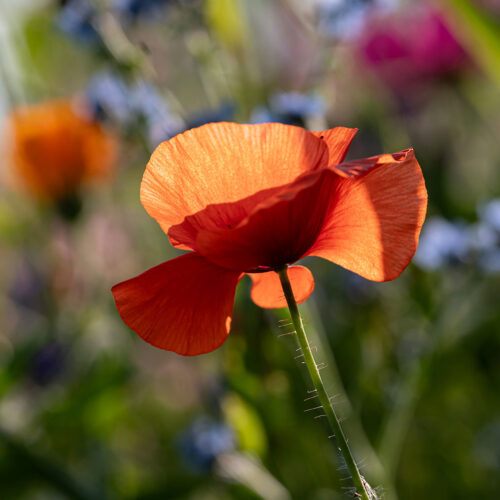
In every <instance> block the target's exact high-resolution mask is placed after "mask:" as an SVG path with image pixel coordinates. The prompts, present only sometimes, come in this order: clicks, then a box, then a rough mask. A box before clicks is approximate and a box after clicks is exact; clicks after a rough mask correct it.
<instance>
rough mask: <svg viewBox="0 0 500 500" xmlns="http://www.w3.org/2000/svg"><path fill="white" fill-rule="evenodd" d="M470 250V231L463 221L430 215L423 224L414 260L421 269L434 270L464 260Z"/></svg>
mask: <svg viewBox="0 0 500 500" xmlns="http://www.w3.org/2000/svg"><path fill="white" fill-rule="evenodd" d="M470 250H471V241H470V232H469V230H468V228H467V226H466V225H465V224H464V223H462V222H449V221H447V220H446V219H443V218H441V217H432V218H430V219H429V220H428V221H427V222H426V223H425V224H424V228H423V230H422V234H421V236H420V242H419V245H418V249H417V252H416V254H415V257H414V262H415V263H416V264H417V265H418V266H419V267H421V268H422V269H425V270H429V271H434V270H437V269H439V268H442V267H445V266H446V265H450V264H456V263H460V262H464V261H465V260H466V259H467V257H468V255H469V252H470Z"/></svg>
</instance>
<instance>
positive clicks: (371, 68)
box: [0, 0, 500, 500]
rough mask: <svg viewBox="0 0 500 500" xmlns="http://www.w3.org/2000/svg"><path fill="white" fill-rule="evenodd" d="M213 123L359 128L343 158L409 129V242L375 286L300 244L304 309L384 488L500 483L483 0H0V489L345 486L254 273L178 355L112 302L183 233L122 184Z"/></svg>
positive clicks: (288, 492)
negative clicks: (395, 272) (412, 229)
mask: <svg viewBox="0 0 500 500" xmlns="http://www.w3.org/2000/svg"><path fill="white" fill-rule="evenodd" d="M213 121H238V122H242V123H261V122H269V121H278V122H283V123H287V124H295V125H300V126H304V127H307V128H309V129H311V130H321V129H325V128H330V127H332V126H336V125H344V126H349V127H357V128H359V130H360V131H359V133H358V135H357V137H356V138H355V140H354V143H353V146H352V148H351V151H350V153H349V157H348V158H350V159H354V158H357V157H364V156H371V155H376V154H380V153H382V152H387V153H388V152H394V151H398V150H401V149H405V148H407V147H409V146H412V147H414V148H415V151H416V154H417V158H418V159H419V162H420V164H421V166H422V169H423V171H424V176H425V179H426V183H427V188H428V191H429V210H428V217H427V221H426V224H425V226H424V229H423V232H422V236H421V240H420V246H419V250H418V252H417V254H416V256H415V258H414V260H413V263H412V264H411V265H410V266H409V267H408V269H407V270H406V271H405V272H404V273H403V275H402V276H401V277H400V278H398V279H397V280H395V281H394V282H389V283H383V284H376V283H372V282H368V281H365V280H363V279H362V278H360V277H358V276H356V275H353V274H350V273H349V272H347V271H344V270H343V269H341V268H339V267H336V266H333V265H331V264H329V263H324V262H321V261H320V260H319V259H307V260H308V261H307V266H308V267H310V268H311V269H312V271H313V273H314V275H315V280H316V290H315V292H314V294H313V296H312V298H311V299H310V300H309V301H308V302H306V303H305V304H304V305H303V306H301V310H302V312H303V315H304V318H305V321H306V327H307V329H308V331H309V333H310V335H311V336H312V337H313V343H314V344H315V345H316V346H317V347H318V352H317V357H318V360H319V361H320V362H322V363H325V365H326V366H327V368H326V369H325V370H323V371H322V374H323V376H324V377H325V379H326V382H327V386H328V389H329V391H330V393H331V394H333V395H335V399H334V401H335V406H336V409H337V410H338V412H339V413H340V414H341V416H342V418H343V419H344V426H345V428H346V432H347V433H348V435H349V437H350V445H351V447H352V448H353V451H354V454H355V456H356V457H357V459H358V460H359V462H360V466H361V468H362V471H363V473H364V474H365V475H366V477H367V478H368V479H369V481H370V483H371V484H372V486H379V489H378V491H379V492H380V493H382V494H383V495H384V498H386V499H388V500H394V499H397V498H399V499H404V500H421V499H422V498H426V499H429V500H431V499H454V500H458V499H468V500H470V499H475V498H478V499H479V498H497V497H498V491H500V397H499V387H500V336H499V325H500V308H499V306H498V302H499V297H500V294H499V284H500V175H499V173H498V172H499V168H500V146H499V138H500V136H499V132H500V2H498V1H497V0H442V1H439V2H431V1H426V0H419V1H417V0H415V1H403V0H400V1H398V0H371V1H370V0H345V1H344V0H275V1H266V0H142V1H141V0H59V1H48V0H47V1H41V0H16V1H15V2H14V1H12V0H0V128H1V131H2V133H1V140H2V144H1V156H0V158H1V160H0V287H1V290H2V293H1V295H0V318H1V319H0V497H1V498H2V499H6V500H10V499H16V500H17V499H30V500H31V499H37V500H38V499H41V500H43V499H66V498H71V499H87V500H89V499H126V500H128V499H130V500H132V499H134V500H156V499H167V498H173V499H174V498H175V499H196V500H211V499H214V500H215V499H216V500H225V499H232V498H236V499H240V498H241V499H249V500H252V499H258V498H264V499H266V500H286V499H313V500H323V499H341V498H348V497H349V486H350V484H349V482H348V481H346V480H345V476H346V472H345V470H343V469H342V467H340V468H339V466H338V463H339V462H338V461H337V456H336V454H335V448H334V446H333V444H332V442H331V441H330V440H329V439H327V436H328V430H327V428H326V425H325V422H324V420H325V419H321V418H315V417H317V416H318V412H317V411H314V410H313V411H307V410H309V409H310V408H312V407H314V406H315V405H314V404H311V403H312V402H311V401H304V399H306V398H307V397H308V393H307V390H308V389H311V387H310V383H309V380H308V378H307V374H306V372H305V369H304V367H303V366H301V364H300V362H299V361H297V360H295V359H294V356H296V352H295V349H296V346H295V340H294V338H293V336H290V335H282V334H283V333H287V331H286V328H285V329H283V328H279V325H280V323H279V321H280V320H284V319H285V318H286V314H285V312H284V311H281V310H280V311H264V310H261V309H259V308H257V307H256V306H254V305H253V303H252V302H251V300H250V298H249V283H248V282H249V281H250V280H244V281H243V283H242V284H241V285H240V287H239V289H238V295H237V299H236V304H235V310H234V316H233V329H232V332H231V334H230V337H229V339H228V341H227V342H226V343H225V344H224V345H223V347H222V348H220V349H218V350H217V351H216V352H214V353H212V354H208V355H204V356H200V357H196V358H182V357H180V356H178V355H176V354H172V353H168V352H163V351H160V350H156V349H154V348H153V347H150V346H149V345H147V344H146V343H144V342H143V341H141V340H140V339H139V338H138V337H137V336H136V335H135V334H134V333H133V332H131V331H130V330H128V328H127V327H126V326H125V325H124V324H123V323H122V322H121V320H120V318H119V316H118V314H117V312H116V309H115V307H114V304H113V300H112V296H111V293H110V288H111V286H112V285H114V284H115V283H117V282H119V281H123V280H124V279H128V278H130V277H132V276H134V275H136V274H139V273H140V272H142V271H143V270H145V269H147V268H149V267H152V266H154V265H156V264H159V263H161V262H163V261H165V260H167V259H169V258H172V257H174V256H176V255H177V254H178V252H177V251H176V250H174V249H173V248H172V247H170V246H169V244H168V239H167V237H166V236H165V235H164V233H163V232H162V231H161V229H160V227H159V226H158V225H157V223H156V222H155V221H154V220H152V219H151V218H150V217H149V216H148V215H147V214H146V212H145V210H144V209H143V207H142V206H141V204H140V201H139V186H140V180H141V177H142V173H143V171H144V167H145V164H146V162H147V160H148V158H149V155H150V154H151V153H152V151H153V149H154V148H155V147H156V146H157V145H158V144H159V143H160V142H161V141H163V140H167V139H169V138H170V137H172V136H174V135H175V134H177V133H180V132H182V131H184V130H186V129H188V128H191V127H196V126H199V125H202V124H204V123H208V122H213ZM284 330H285V331H284Z"/></svg>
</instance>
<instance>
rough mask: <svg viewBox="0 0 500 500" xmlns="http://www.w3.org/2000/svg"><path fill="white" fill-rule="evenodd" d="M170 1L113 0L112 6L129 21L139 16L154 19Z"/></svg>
mask: <svg viewBox="0 0 500 500" xmlns="http://www.w3.org/2000/svg"><path fill="white" fill-rule="evenodd" d="M170 2H171V0H113V3H112V6H113V8H114V9H115V10H117V11H118V12H119V13H121V14H122V15H123V16H125V17H126V18H128V19H129V20H135V19H137V18H138V17H140V16H147V17H150V18H154V16H155V15H156V14H158V13H159V12H160V10H161V9H163V8H164V7H165V6H166V5H167V4H168V3H170Z"/></svg>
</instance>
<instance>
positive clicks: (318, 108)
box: [269, 92, 325, 118]
mask: <svg viewBox="0 0 500 500" xmlns="http://www.w3.org/2000/svg"><path fill="white" fill-rule="evenodd" d="M269 106H270V109H271V112H272V113H275V114H277V115H283V116H289V117H291V118H294V117H300V118H304V117H306V118H307V117H310V116H315V115H320V114H323V113H324V111H325V104H324V102H323V100H322V99H321V98H320V97H319V96H317V95H307V94H301V93H300V92H279V93H277V94H274V95H272V96H271V98H270V99H269Z"/></svg>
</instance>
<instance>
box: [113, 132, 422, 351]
mask: <svg viewBox="0 0 500 500" xmlns="http://www.w3.org/2000/svg"><path fill="white" fill-rule="evenodd" d="M355 133H356V130H354V129H348V128H344V127H337V128H334V129H331V130H327V131H324V132H308V131H306V130H304V129H301V128H298V127H292V126H287V125H282V124H278V123H269V124H262V125H238V124H234V123H212V124H209V125H205V126H202V127H200V128H197V129H193V130H190V131H187V132H185V133H183V134H180V135H178V136H176V137H174V138H173V139H171V140H170V141H167V142H164V143H163V144H161V145H160V146H159V147H158V148H157V149H156V151H155V152H154V153H153V155H152V157H151V160H150V162H149V163H148V165H147V167H146V172H145V173H144V177H143V180H142V185H141V201H142V204H143V205H144V207H145V208H146V210H147V212H148V213H149V214H150V215H151V216H152V217H154V218H155V219H156V220H157V221H158V223H159V224H160V226H161V227H162V229H163V230H164V231H165V232H166V233H167V234H168V236H169V238H170V242H171V243H172V244H173V245H174V246H176V247H178V248H181V249H185V250H191V252H190V253H188V254H185V255H182V256H180V257H177V258H175V259H172V260H169V261H167V262H164V263H163V264H160V265H158V266H156V267H153V268H152V269H150V270H148V271H146V272H145V273H143V274H141V275H140V276H137V277H135V278H132V279H130V280H128V281H124V282H123V283H120V284H118V285H115V286H114V287H113V289H112V293H113V295H114V299H115V302H116V305H117V308H118V311H119V313H120V315H121V317H122V319H123V321H124V322H125V323H126V324H127V325H128V326H129V327H130V328H132V329H133V330H135V331H136V332H137V333H138V334H139V335H140V336H141V337H142V338H143V339H144V340H146V341H147V342H149V343H151V344H153V345H154V346H156V347H159V348H161V349H166V350H171V351H175V352H177V353H179V354H183V355H196V354H202V353H206V352H210V351H213V350H214V349H216V348H217V347H219V346H220V345H221V344H222V343H223V342H224V340H225V339H226V337H227V334H228V333H229V328H230V324H231V312H232V308H233V301H234V294H235V290H236V286H237V284H238V282H239V280H240V279H241V277H242V276H243V275H244V274H250V276H251V277H252V280H253V288H252V298H253V300H254V302H256V303H257V305H260V306H261V307H270V308H271V307H284V306H286V302H285V299H284V296H283V291H282V290H281V287H280V285H279V278H278V275H277V273H275V272H274V271H275V270H277V269H280V268H282V267H283V266H284V265H288V264H292V263H294V262H296V261H297V260H299V259H301V258H303V257H306V256H317V257H322V258H324V259H327V260H330V261H331V262H334V263H336V264H338V265H341V266H343V267H345V268H346V269H349V270H351V271H353V272H355V273H357V274H359V275H361V276H363V277H365V278H367V279H370V280H374V281H387V280H392V279H394V278H396V277H397V276H399V274H400V273H401V272H402V271H403V269H404V268H405V267H406V266H407V265H408V263H409V262H410V260H411V258H412V257H413V254H414V252H415V250H416V248H417V242H418V236H419V233H420V229H421V227H422V224H423V221H424V217H425V212H426V207H427V192H426V189H425V184H424V179H423V176H422V172H421V170H420V166H419V165H418V163H417V160H416V159H415V155H414V153H413V150H412V149H407V150H405V151H401V152H399V153H395V154H392V155H391V154H385V155H380V156H374V157H371V158H365V159H362V160H354V161H349V162H344V158H345V155H346V153H347V150H348V148H349V145H350V143H351V141H352V139H353V137H354V134H355ZM289 277H290V281H291V284H292V289H293V290H294V293H295V295H296V297H297V299H298V301H299V302H302V301H304V300H306V299H307V298H308V297H309V295H310V294H311V293H312V291H313V288H314V280H313V277H312V274H311V272H310V271H309V270H308V269H306V268H305V267H302V266H294V267H291V268H290V270H289Z"/></svg>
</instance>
